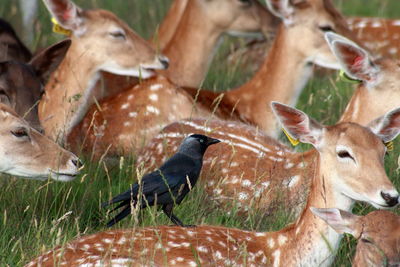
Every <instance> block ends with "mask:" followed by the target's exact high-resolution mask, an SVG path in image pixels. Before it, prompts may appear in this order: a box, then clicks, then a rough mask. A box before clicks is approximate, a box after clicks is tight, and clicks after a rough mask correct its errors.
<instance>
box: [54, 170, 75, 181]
mask: <svg viewBox="0 0 400 267" xmlns="http://www.w3.org/2000/svg"><path fill="white" fill-rule="evenodd" d="M78 174H79V172H76V173H64V172H56V171H53V170H50V177H51V179H53V180H55V181H57V182H70V181H72V180H74V179H75V178H76V176H77V175H78Z"/></svg>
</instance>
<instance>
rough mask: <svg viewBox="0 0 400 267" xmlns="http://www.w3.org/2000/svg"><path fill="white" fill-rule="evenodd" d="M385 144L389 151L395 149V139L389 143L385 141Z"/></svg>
mask: <svg viewBox="0 0 400 267" xmlns="http://www.w3.org/2000/svg"><path fill="white" fill-rule="evenodd" d="M384 144H385V146H386V147H387V151H388V152H389V151H393V149H394V144H393V141H390V142H387V143H384Z"/></svg>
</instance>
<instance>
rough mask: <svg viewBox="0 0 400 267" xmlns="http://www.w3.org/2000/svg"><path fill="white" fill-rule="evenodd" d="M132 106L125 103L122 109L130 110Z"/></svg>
mask: <svg viewBox="0 0 400 267" xmlns="http://www.w3.org/2000/svg"><path fill="white" fill-rule="evenodd" d="M129 106H130V104H129V103H125V104H123V105H122V106H121V109H127V108H129Z"/></svg>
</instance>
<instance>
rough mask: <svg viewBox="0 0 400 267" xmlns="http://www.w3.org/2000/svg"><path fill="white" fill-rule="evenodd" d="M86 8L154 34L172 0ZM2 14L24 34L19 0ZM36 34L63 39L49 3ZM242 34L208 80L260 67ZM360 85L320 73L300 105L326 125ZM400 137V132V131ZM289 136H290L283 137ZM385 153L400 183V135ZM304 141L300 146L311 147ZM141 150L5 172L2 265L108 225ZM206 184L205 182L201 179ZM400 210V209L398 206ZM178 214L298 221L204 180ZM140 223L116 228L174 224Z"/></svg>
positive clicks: (39, 43)
mask: <svg viewBox="0 0 400 267" xmlns="http://www.w3.org/2000/svg"><path fill="white" fill-rule="evenodd" d="M75 2H76V3H77V4H78V5H80V6H81V7H83V8H92V7H99V8H103V9H108V10H111V11H113V12H114V13H116V14H117V15H118V16H119V17H120V18H122V19H123V20H125V21H126V22H127V23H128V24H129V25H130V26H131V27H132V28H133V29H135V30H136V31H137V32H138V33H139V34H140V35H141V36H143V37H145V38H150V37H151V36H152V34H153V32H154V31H155V30H156V28H157V25H158V23H159V22H160V21H161V20H162V17H163V15H164V14H165V12H166V11H167V9H168V7H169V4H170V2H171V1H170V0H130V1H126V0H90V1H88V0H86V1H84V0H79V1H78V0H77V1H75ZM335 3H336V6H337V7H338V8H340V10H342V11H343V13H344V14H345V15H356V16H380V17H393V18H394V17H396V16H397V17H399V18H400V2H399V1H398V0H368V1H365V0H337V1H335ZM0 16H1V17H3V18H5V19H6V20H8V21H10V22H11V23H12V24H13V25H14V26H15V28H16V30H17V32H18V33H21V32H22V29H21V22H20V10H19V7H18V5H17V1H15V0H2V1H1V3H0ZM35 29H36V30H35V33H36V39H35V41H34V43H33V44H32V45H31V46H30V48H31V49H32V50H33V51H34V50H36V49H37V48H40V47H44V46H46V45H48V44H51V43H54V42H55V41H56V40H60V39H62V36H60V35H57V34H54V33H52V32H51V23H50V18H49V14H48V12H47V10H46V9H45V7H44V5H43V4H41V6H40V9H39V20H38V21H37V23H36V25H35ZM237 42H240V43H244V41H243V40H242V41H237V40H236V39H233V38H230V37H226V38H225V40H224V43H223V45H222V46H221V48H220V50H219V51H218V53H217V55H216V56H215V59H214V61H213V63H212V67H211V69H210V71H209V74H208V76H207V78H206V79H205V81H204V83H203V87H205V88H209V89H213V90H217V91H223V90H227V89H229V88H233V87H235V86H238V85H240V84H242V83H243V82H245V81H246V80H248V79H249V78H250V77H251V75H252V73H251V72H250V71H247V70H243V69H242V68H240V67H239V65H235V64H229V63H227V62H226V60H225V56H226V53H227V51H229V50H230V49H232V47H233V46H234V45H236V44H237ZM352 92H353V85H352V84H349V83H345V82H342V81H340V80H339V79H338V75H337V74H336V73H332V74H329V75H326V76H320V77H315V78H314V79H312V80H310V82H309V83H308V84H307V87H306V88H305V90H304V91H303V93H302V95H301V97H300V101H299V103H298V105H297V107H298V108H300V109H302V110H304V111H305V112H306V113H308V114H309V115H311V116H312V117H314V118H315V119H317V120H318V121H320V122H322V123H324V124H333V123H335V122H336V121H337V119H338V118H339V116H340V114H341V113H342V111H343V109H344V107H345V106H346V104H347V102H348V99H349V97H350V96H351V94H352ZM398 139H399V140H400V138H398ZM281 140H282V141H283V142H287V141H286V140H285V138H284V137H283V136H281ZM399 140H397V141H396V142H395V149H394V151H391V152H390V153H388V155H387V156H386V159H385V165H386V170H387V174H388V176H389V177H391V179H392V181H393V182H394V183H395V184H396V186H397V188H398V189H399V190H400V175H399V169H400V165H399V161H400V158H399V153H400V142H399ZM308 148H309V147H308V146H300V147H299V148H296V149H299V150H305V149H308ZM134 159H135V155H132V157H131V158H121V160H120V162H119V164H117V165H115V166H114V167H107V165H106V164H104V162H98V163H90V162H89V161H86V162H85V163H86V164H85V168H84V170H83V171H82V174H81V175H80V176H79V177H78V178H77V179H76V180H75V181H73V182H70V183H57V182H54V181H51V180H48V181H44V182H40V181H31V180H23V179H16V178H13V177H9V176H3V177H2V178H1V179H0V188H1V191H0V266H23V265H24V264H26V263H27V262H28V261H29V260H30V259H32V258H34V257H35V256H36V255H39V254H40V253H42V252H44V251H46V250H48V249H50V248H53V247H55V246H57V245H62V244H64V243H66V242H68V241H70V240H72V239H74V238H77V237H79V236H82V235H85V234H90V233H95V232H98V231H101V230H105V224H106V222H107V221H108V219H109V218H110V217H109V215H108V214H107V211H106V210H105V209H102V208H101V203H102V202H103V201H105V200H107V199H108V198H109V197H110V196H111V195H116V194H117V193H120V192H122V191H125V190H126V189H127V188H128V187H129V184H130V183H132V182H134V181H135V180H136V177H137V176H138V175H141V174H142V169H141V168H136V166H135V165H134V163H133V162H134ZM199 185H200V184H199ZM371 210H372V208H371V207H369V206H367V205H363V204H358V205H357V206H356V207H355V209H354V212H355V213H358V214H365V213H368V212H370V211H371ZM394 210H395V211H396V212H397V213H400V209H399V208H396V209H394ZM175 212H176V215H177V216H178V217H179V218H182V220H183V221H184V222H185V223H187V224H208V225H224V226H227V227H237V228H241V229H247V230H257V231H271V230H277V229H280V228H282V227H283V226H285V225H286V224H287V223H288V222H290V220H291V218H290V214H285V213H284V212H281V213H278V214H277V215H276V216H275V217H274V218H270V217H269V218H265V217H264V216H263V215H262V214H259V213H257V212H256V211H253V212H250V214H249V216H247V217H240V216H237V214H236V212H235V211H234V210H232V212H230V213H229V214H228V213H226V212H225V211H223V210H220V209H218V207H216V206H215V205H213V203H212V202H210V201H209V200H208V199H207V197H206V195H205V194H204V192H203V190H202V188H201V186H197V187H196V188H195V190H194V192H192V193H191V194H189V196H188V197H187V199H186V200H185V201H184V202H183V203H182V204H181V205H180V206H179V207H177V208H176V209H175ZM141 216H142V220H141V221H140V223H139V222H138V220H136V219H135V218H133V217H132V218H131V219H126V220H123V221H122V222H121V223H119V224H118V225H117V226H115V228H128V227H138V226H139V227H140V226H148V225H163V224H170V222H169V220H168V219H167V217H166V216H165V215H164V214H163V213H162V212H160V211H157V210H156V209H148V210H146V211H144V212H143V214H142V215H141ZM354 248H355V240H354V238H352V237H351V236H347V235H346V236H345V237H344V239H343V241H342V243H341V247H340V250H339V252H338V253H337V257H336V260H335V263H334V266H351V263H350V262H351V259H352V257H353V254H354Z"/></svg>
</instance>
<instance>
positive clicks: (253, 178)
mask: <svg viewBox="0 0 400 267" xmlns="http://www.w3.org/2000/svg"><path fill="white" fill-rule="evenodd" d="M326 40H327V42H328V44H329V46H330V47H331V49H332V51H333V53H334V54H335V56H336V57H337V58H338V60H339V63H340V64H341V66H342V68H343V69H344V70H345V71H346V73H347V75H348V76H349V77H350V78H352V79H356V80H359V81H360V85H359V86H358V88H357V90H356V91H355V93H354V95H353V97H352V98H351V100H350V102H349V104H348V106H347V108H346V109H345V111H344V113H343V115H342V118H341V120H340V121H341V122H355V123H359V124H361V125H364V126H366V125H368V123H369V122H370V120H371V117H379V116H383V115H384V114H385V113H387V112H388V111H390V110H391V109H394V108H396V107H398V106H399V104H398V103H399V99H400V95H399V92H398V89H397V87H398V86H397V85H398V83H399V81H400V76H399V73H400V72H399V70H400V69H399V68H400V66H399V65H398V63H397V62H396V61H394V60H391V59H380V60H373V59H372V57H371V56H370V55H369V53H368V52H366V50H364V49H363V48H361V47H360V46H358V45H357V44H355V43H354V42H352V41H350V40H348V39H346V38H344V37H342V36H339V35H337V34H334V33H327V34H326ZM399 86H400V85H399ZM198 131H200V132H204V133H206V134H209V133H210V132H211V133H212V134H213V135H212V136H213V137H216V138H219V139H221V140H224V139H225V143H223V144H221V145H220V146H219V147H218V150H216V149H217V148H211V149H210V150H209V151H208V154H207V155H208V156H206V158H205V161H204V166H203V172H205V175H204V177H207V180H206V181H205V186H206V190H207V193H208V194H209V195H210V196H211V197H212V198H213V199H214V200H215V201H216V202H217V203H221V204H223V205H228V208H229V207H231V206H229V205H231V203H234V202H237V203H236V204H234V206H236V207H239V208H240V209H241V211H242V212H246V211H247V210H248V209H249V208H251V207H256V208H259V207H260V206H261V207H263V209H265V211H266V213H267V214H268V213H269V212H272V213H273V212H274V211H275V210H276V208H277V207H280V206H285V207H290V208H289V211H293V212H294V215H296V214H298V213H299V211H300V210H301V207H302V203H304V198H305V197H306V193H307V191H308V189H309V182H310V181H309V177H311V174H312V173H310V171H309V170H310V169H311V170H312V169H313V163H312V162H313V161H314V157H315V152H312V151H309V152H306V153H304V154H298V153H295V152H292V151H291V150H289V149H288V148H287V147H285V146H282V145H281V144H279V143H278V142H276V141H275V142H274V141H272V140H271V138H269V137H267V136H265V135H264V134H263V133H262V132H260V131H259V130H258V129H256V128H253V127H250V126H245V125H243V124H241V123H236V122H222V121H207V120H204V119H197V120H186V121H181V122H177V123H174V124H171V125H169V126H167V127H166V128H165V129H164V130H163V132H162V133H161V134H159V135H158V136H156V137H155V138H154V139H153V140H152V141H151V142H150V144H149V145H148V146H147V147H146V148H145V149H144V150H143V152H141V153H140V156H139V158H138V162H139V164H143V163H144V166H153V164H155V165H156V166H157V164H159V163H160V162H162V160H163V159H164V157H166V156H167V155H170V153H171V152H172V151H174V150H175V149H176V147H177V146H178V145H179V142H180V140H181V138H182V137H183V136H185V135H186V134H187V133H192V132H198ZM165 144H166V145H165ZM224 145H225V146H224ZM171 150H172V151H171ZM169 151H171V152H169ZM294 155H297V156H294ZM214 158H219V159H220V160H218V161H216V160H214ZM244 166H245V167H244ZM299 192H301V193H299Z"/></svg>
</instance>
